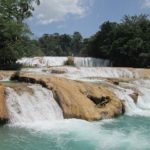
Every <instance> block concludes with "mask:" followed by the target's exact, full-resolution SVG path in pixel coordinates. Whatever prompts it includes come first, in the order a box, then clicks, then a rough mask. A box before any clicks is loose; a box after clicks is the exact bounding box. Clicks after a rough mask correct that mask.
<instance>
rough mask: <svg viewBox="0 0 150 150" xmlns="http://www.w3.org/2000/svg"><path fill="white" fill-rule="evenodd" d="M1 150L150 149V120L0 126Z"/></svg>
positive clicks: (120, 119) (138, 118)
mask: <svg viewBox="0 0 150 150" xmlns="http://www.w3.org/2000/svg"><path fill="white" fill-rule="evenodd" d="M0 150H150V118H146V117H133V116H132V117H129V116H123V117H120V118H118V119H113V120H106V121H100V122H87V121H82V120H76V119H72V120H62V121H56V122H38V123H33V124H20V125H14V126H12V125H10V126H4V127H0Z"/></svg>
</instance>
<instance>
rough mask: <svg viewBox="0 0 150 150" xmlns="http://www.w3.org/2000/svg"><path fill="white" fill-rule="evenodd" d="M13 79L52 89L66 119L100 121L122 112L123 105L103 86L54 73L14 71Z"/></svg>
mask: <svg viewBox="0 0 150 150" xmlns="http://www.w3.org/2000/svg"><path fill="white" fill-rule="evenodd" d="M12 79H13V80H18V81H23V82H31V83H39V84H41V85H43V86H44V87H46V88H48V89H50V90H52V91H53V94H54V97H55V99H56V100H57V102H58V104H59V105H60V106H61V108H62V110H63V115H64V117H65V118H79V119H85V120H89V121H91V120H100V119H104V118H112V117H115V116H118V115H121V114H122V113H123V110H124V109H123V108H124V106H123V104H122V102H121V101H120V99H118V98H117V97H116V96H115V95H114V94H113V93H112V92H110V91H109V90H107V89H106V88H105V87H103V86H98V85H94V84H90V83H85V82H79V81H72V80H68V79H64V78H59V77H54V76H46V75H45V76H44V75H35V74H25V73H24V74H23V73H22V74H19V73H18V74H16V75H15V76H13V77H12Z"/></svg>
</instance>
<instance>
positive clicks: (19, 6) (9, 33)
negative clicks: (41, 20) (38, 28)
mask: <svg viewBox="0 0 150 150" xmlns="http://www.w3.org/2000/svg"><path fill="white" fill-rule="evenodd" d="M33 2H36V3H37V4H39V1H37V0H1V1H0V41H1V42H0V68H1V69H7V67H8V68H9V66H11V65H12V64H13V63H15V61H16V60H17V58H19V57H21V53H20V56H19V55H18V54H19V53H18V51H17V50H16V45H18V43H20V42H21V41H22V39H23V38H24V37H27V36H28V35H29V34H30V33H31V32H30V30H29V28H28V26H27V25H26V24H25V23H24V22H23V21H24V19H27V18H28V17H30V16H31V15H32V11H33V10H34V8H33V6H32V5H33Z"/></svg>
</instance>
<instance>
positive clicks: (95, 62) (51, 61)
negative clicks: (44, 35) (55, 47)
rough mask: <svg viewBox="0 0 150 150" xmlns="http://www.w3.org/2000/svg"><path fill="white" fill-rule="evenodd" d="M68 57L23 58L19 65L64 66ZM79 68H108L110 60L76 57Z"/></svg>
mask: <svg viewBox="0 0 150 150" xmlns="http://www.w3.org/2000/svg"><path fill="white" fill-rule="evenodd" d="M66 60H68V57H33V58H22V59H19V60H18V61H17V63H19V64H23V65H25V66H34V67H49V66H63V65H64V62H65V61H66ZM74 63H75V65H76V66H77V67H101V66H103V67H106V66H110V62H109V60H105V59H96V58H91V57H74Z"/></svg>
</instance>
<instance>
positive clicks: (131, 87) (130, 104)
mask: <svg viewBox="0 0 150 150" xmlns="http://www.w3.org/2000/svg"><path fill="white" fill-rule="evenodd" d="M140 83H141V81H140V80H136V81H134V82H131V83H120V86H113V87H110V90H111V91H113V92H114V93H115V94H116V96H117V97H119V98H120V99H122V100H124V103H125V107H126V114H127V115H130V116H132V115H139V116H150V89H149V88H146V87H145V86H146V85H145V84H144V83H146V82H143V84H141V85H139V84H140ZM135 91H137V92H138V97H137V103H135V102H134V100H133V98H132V97H131V94H133V93H135Z"/></svg>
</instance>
